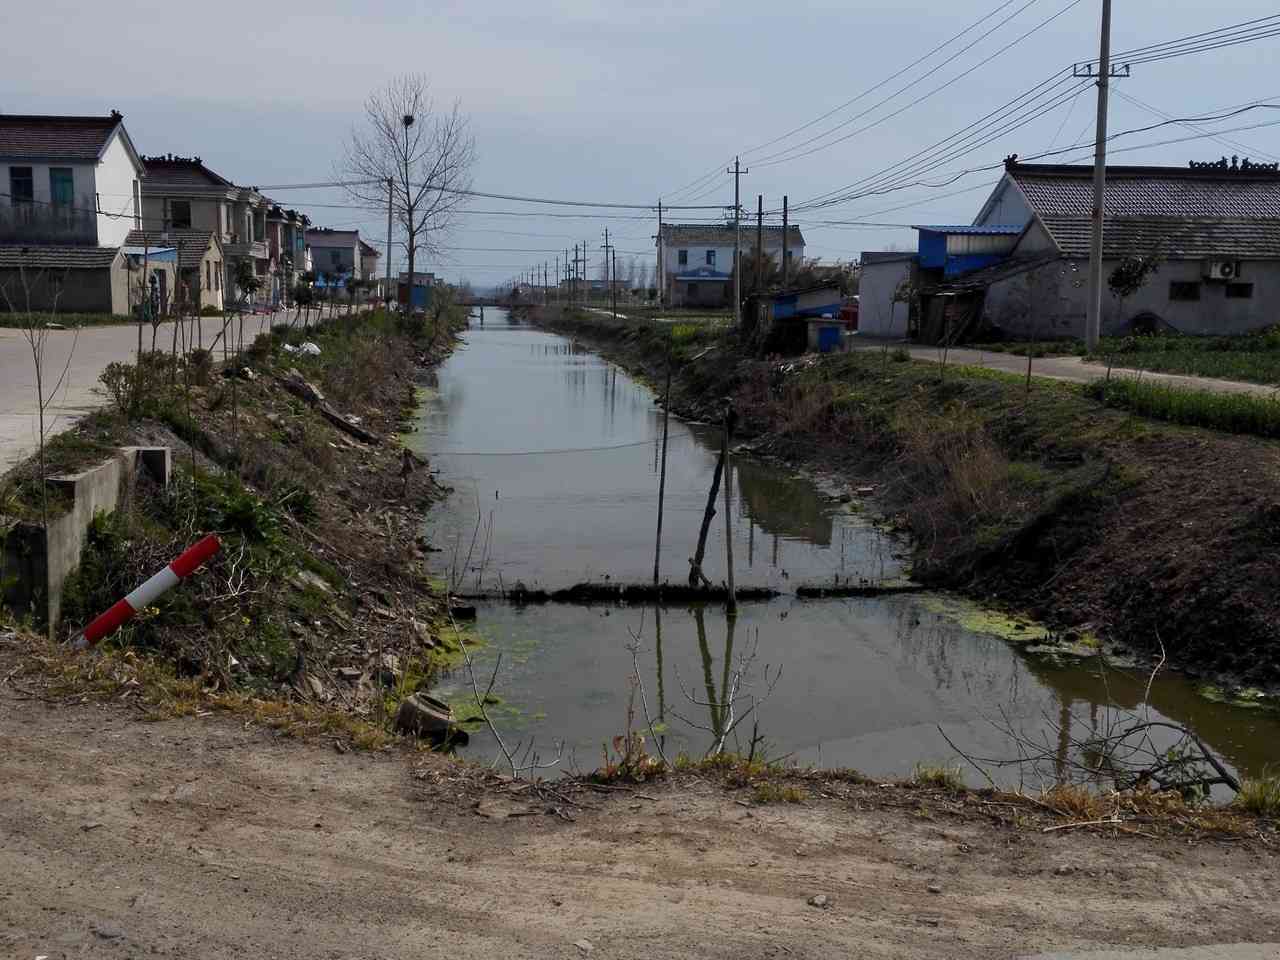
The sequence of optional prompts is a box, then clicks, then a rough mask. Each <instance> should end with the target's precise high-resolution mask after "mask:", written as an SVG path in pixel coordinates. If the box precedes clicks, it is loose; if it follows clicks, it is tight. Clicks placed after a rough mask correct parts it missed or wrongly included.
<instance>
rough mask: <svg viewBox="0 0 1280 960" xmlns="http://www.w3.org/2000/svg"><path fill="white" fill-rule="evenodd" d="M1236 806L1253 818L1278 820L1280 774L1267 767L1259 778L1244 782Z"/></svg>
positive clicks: (1279, 809) (1279, 812)
mask: <svg viewBox="0 0 1280 960" xmlns="http://www.w3.org/2000/svg"><path fill="white" fill-rule="evenodd" d="M1236 806H1237V807H1239V808H1240V809H1241V810H1244V811H1246V812H1247V813H1252V814H1254V815H1255V816H1259V817H1267V818H1269V819H1272V820H1276V819H1280V772H1272V770H1271V768H1269V767H1268V768H1266V769H1264V770H1263V771H1262V775H1261V776H1259V777H1252V778H1249V779H1246V780H1244V782H1242V783H1241V784H1240V793H1239V794H1237V796H1236Z"/></svg>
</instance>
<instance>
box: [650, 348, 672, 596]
mask: <svg viewBox="0 0 1280 960" xmlns="http://www.w3.org/2000/svg"><path fill="white" fill-rule="evenodd" d="M670 420H671V336H670V334H668V335H667V389H666V392H665V394H664V395H663V398H662V467H661V470H660V472H659V473H658V539H657V542H656V543H655V544H654V547H653V585H654V586H655V587H656V586H657V585H658V562H659V559H660V558H661V556H662V504H663V501H664V500H665V498H666V495H667V426H668V424H669V423H670Z"/></svg>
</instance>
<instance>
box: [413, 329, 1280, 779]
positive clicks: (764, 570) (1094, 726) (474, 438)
mask: <svg viewBox="0 0 1280 960" xmlns="http://www.w3.org/2000/svg"><path fill="white" fill-rule="evenodd" d="M464 339H465V343H464V344H462V345H460V346H459V348H458V350H457V351H456V352H455V353H454V354H453V355H452V357H451V358H450V359H449V360H448V361H447V362H446V363H445V364H444V365H443V366H442V367H441V369H440V370H439V371H438V374H437V376H436V378H435V383H434V385H433V387H432V389H431V390H429V391H428V396H427V397H426V399H425V400H424V403H423V407H422V410H421V415H420V423H419V424H418V431H417V433H416V434H414V435H413V436H414V437H415V438H416V439H415V441H414V442H415V443H416V444H417V445H418V447H419V452H421V453H422V454H424V455H425V456H427V457H429V458H430V460H431V464H432V467H433V469H437V470H439V471H440V480H441V481H442V482H444V483H446V484H448V485H450V486H451V487H453V488H454V493H453V495H452V496H451V497H450V498H448V500H446V501H445V502H444V503H443V504H442V505H440V506H439V507H437V508H436V510H435V511H433V513H432V514H431V516H430V517H429V522H428V525H427V526H428V532H429V535H430V537H431V539H432V541H433V543H434V545H435V546H436V547H437V548H438V549H440V550H441V552H440V553H438V554H435V555H434V556H435V558H436V569H437V572H438V573H439V575H440V576H442V577H446V578H448V579H449V580H450V581H451V583H452V584H453V586H454V589H455V590H456V591H458V592H464V593H479V592H487V591H502V590H509V589H511V588H513V587H516V586H518V585H523V586H526V587H528V588H531V589H536V588H547V589H556V588H560V587H566V586H569V585H572V584H575V583H579V582H584V581H594V582H601V583H605V582H609V583H645V582H649V581H650V580H651V578H652V572H653V551H654V532H655V531H654V528H655V521H656V509H657V489H658V461H659V450H660V443H661V436H662V410H661V407H660V406H658V405H657V404H656V403H655V397H654V395H653V393H652V392H651V391H650V390H649V389H648V388H647V387H646V386H645V385H643V384H641V383H638V382H636V381H635V380H633V379H632V378H630V377H629V376H628V375H627V374H626V373H625V372H624V371H623V370H621V369H619V368H618V367H617V366H615V365H614V364H611V363H609V362H608V361H606V360H605V359H603V358H602V357H600V356H599V355H597V354H595V353H593V352H591V351H590V350H587V349H585V348H584V347H582V346H581V345H579V344H577V343H575V342H573V341H572V340H570V339H568V338H566V337H562V336H558V335H555V334H551V333H548V332H545V331H542V330H538V329H534V328H530V327H528V326H524V325H522V324H519V323H513V322H512V321H511V320H510V319H509V318H508V317H507V316H506V314H505V313H504V312H503V311H500V310H495V309H488V310H486V316H485V319H484V324H483V326H481V325H480V321H479V320H478V319H476V318H473V320H472V325H471V329H470V330H468V331H467V333H466V334H465V337H464ZM718 451H719V436H718V432H717V431H715V430H713V429H709V428H706V427H701V426H698V425H692V424H686V423H683V422H680V421H678V420H676V419H674V418H673V419H672V421H671V424H670V440H669V453H668V468H667V498H666V502H667V506H666V516H665V521H664V534H663V548H662V567H661V569H662V577H663V579H664V580H670V581H671V582H673V583H682V582H684V581H685V579H686V578H687V576H688V570H689V563H688V557H690V556H691V555H692V553H693V551H694V546H695V543H696V540H697V533H698V525H699V523H700V520H701V517H702V511H703V508H704V505H705V502H706V496H707V490H708V487H709V485H710V482H711V476H712V472H713V469H714V467H715V463H716V458H717V455H718ZM732 473H733V477H732V481H733V482H732V492H733V501H732V505H731V515H732V520H733V538H734V545H733V547H734V549H733V552H734V559H735V576H736V581H737V584H738V585H739V586H744V585H749V586H767V587H771V588H774V589H776V590H778V591H779V592H780V593H781V594H782V595H781V596H779V597H778V598H777V599H774V600H771V601H768V602H756V603H743V604H742V605H741V606H740V609H739V613H738V616H737V617H736V618H732V619H731V618H727V617H726V616H725V613H724V610H723V607H722V606H721V605H714V604H707V605H693V606H690V605H680V606H666V607H664V608H656V607H653V606H623V605H595V606H576V605H556V604H551V605H545V606H527V607H517V606H511V605H508V604H505V603H501V602H482V603H481V604H480V606H479V611H478V614H479V615H478V623H477V629H478V632H479V633H480V634H481V635H482V636H483V638H484V640H485V644H484V645H483V646H482V647H481V648H479V649H478V650H477V652H476V654H477V655H476V672H477V673H478V674H481V675H482V676H483V680H484V681H485V682H487V679H488V676H489V673H490V672H491V671H492V669H493V667H494V664H495V663H496V662H497V657H498V655H499V653H501V656H502V659H501V669H500V670H499V673H498V676H497V680H496V683H495V686H494V690H495V692H496V693H498V694H499V695H500V697H501V703H499V704H497V705H495V706H494V707H493V709H492V714H493V718H494V720H495V722H496V723H497V724H498V725H499V727H500V728H501V729H502V732H503V734H504V736H505V737H506V738H507V739H508V740H509V741H512V742H522V743H523V744H525V745H528V744H529V743H536V744H537V750H538V752H539V753H540V754H542V755H544V756H545V755H547V754H548V753H551V752H552V744H553V743H556V742H563V743H564V745H565V757H566V759H565V761H564V766H566V767H567V768H573V767H575V766H576V768H577V769H579V770H590V769H593V768H594V767H596V766H598V765H599V764H600V761H601V751H602V749H603V747H604V745H606V744H609V743H610V742H611V741H612V739H613V738H614V737H615V736H617V735H620V734H622V733H624V732H625V731H626V729H627V725H628V717H629V715H630V716H631V721H630V722H631V724H632V726H633V727H634V728H635V729H636V730H637V731H641V732H646V731H645V728H647V726H648V724H647V723H646V720H645V716H644V704H646V703H647V706H648V711H649V714H650V718H651V719H652V721H653V722H654V725H655V729H656V731H657V732H658V733H659V735H660V738H661V741H662V743H663V746H664V748H665V750H666V752H667V755H668V756H674V755H675V754H676V753H678V752H680V751H685V752H687V753H689V754H691V755H698V756H700V755H701V754H702V753H704V752H705V751H706V750H707V749H708V747H709V746H710V745H711V744H712V743H714V742H715V741H716V740H717V739H718V738H720V737H722V736H723V737H724V739H725V743H726V746H727V748H728V749H740V750H744V751H745V750H746V749H747V748H748V747H749V745H750V743H751V741H752V738H753V735H754V736H755V737H757V738H758V739H757V752H759V751H760V750H764V751H765V752H766V754H767V755H768V756H769V757H772V758H787V759H789V760H790V761H793V762H796V763H799V764H820V765H821V766H824V767H854V768H856V769H858V770H861V771H863V772H865V773H867V774H869V775H873V776H886V777H887V776H899V775H905V774H908V773H910V772H911V770H912V769H913V768H914V767H915V766H916V765H917V764H921V763H923V764H940V763H941V764H948V765H953V764H955V763H956V762H957V755H956V753H955V751H954V750H953V749H952V748H951V747H950V746H949V745H948V743H947V741H946V739H945V738H944V737H943V735H942V732H945V734H946V737H947V738H950V740H951V741H953V742H954V743H955V744H956V745H957V746H959V747H960V748H962V749H963V750H964V751H965V752H966V753H970V754H972V755H976V756H984V757H992V758H1012V757H1015V756H1017V755H1018V749H1019V748H1018V745H1017V744H1016V743H1015V742H1014V739H1013V738H1012V737H1011V736H1010V731H1011V730H1015V731H1017V732H1018V733H1019V734H1021V735H1024V736H1026V737H1027V738H1029V739H1031V740H1034V741H1035V742H1037V743H1043V744H1044V745H1045V751H1044V752H1045V753H1046V755H1051V756H1052V759H1051V760H1050V762H1049V767H1050V769H1049V771H1048V772H1049V774H1050V775H1052V774H1053V772H1054V771H1053V769H1052V767H1053V764H1054V762H1055V761H1056V762H1057V763H1059V764H1060V763H1063V762H1065V761H1068V760H1069V759H1072V758H1071V757H1069V756H1068V755H1069V754H1070V753H1071V752H1072V743H1073V742H1078V741H1082V740H1084V739H1087V737H1088V736H1089V735H1090V732H1091V731H1092V732H1094V733H1096V732H1098V731H1100V730H1105V729H1107V728H1108V725H1110V724H1113V723H1114V722H1116V721H1117V720H1118V719H1120V718H1121V717H1122V716H1123V714H1122V713H1121V711H1128V712H1130V713H1133V712H1136V713H1138V714H1140V715H1141V716H1143V717H1149V718H1150V719H1163V718H1168V719H1171V720H1174V721H1177V722H1179V723H1185V724H1187V725H1189V726H1190V727H1192V728H1193V729H1194V730H1195V731H1196V732H1197V733H1198V734H1199V735H1200V736H1201V737H1203V738H1204V739H1205V740H1206V742H1208V743H1209V744H1210V745H1211V746H1212V747H1213V748H1214V749H1215V750H1216V751H1217V752H1218V753H1219V754H1220V755H1221V756H1222V757H1224V758H1225V759H1226V760H1227V761H1228V762H1229V763H1230V764H1231V765H1232V766H1233V767H1235V768H1236V769H1238V770H1243V771H1245V772H1258V771H1260V770H1261V768H1262V767H1263V766H1264V765H1265V764H1266V763H1267V762H1269V761H1271V760H1273V759H1275V758H1276V756H1277V751H1276V747H1275V744H1276V743H1280V737H1278V736H1277V735H1278V734H1280V722H1277V719H1276V717H1275V716H1274V715H1272V714H1269V713H1264V712H1262V711H1259V710H1247V709H1243V708H1240V707H1235V706H1229V705H1225V704H1220V703H1213V702H1210V701H1209V700H1206V699H1204V698H1203V697H1201V696H1200V695H1199V694H1198V693H1197V692H1196V690H1195V689H1194V687H1193V686H1192V684H1191V683H1190V682H1188V681H1187V680H1185V679H1183V678H1180V677H1177V676H1174V675H1167V674H1166V675H1163V676H1161V677H1160V678H1158V679H1157V681H1156V682H1155V683H1154V684H1153V685H1152V686H1151V688H1150V691H1149V694H1148V689H1147V677H1146V675H1145V672H1143V671H1140V670H1135V669H1124V668H1123V667H1117V666H1110V667H1106V668H1103V667H1102V666H1101V665H1100V663H1099V662H1098V661H1097V659H1096V658H1094V659H1089V660H1083V661H1082V660H1069V659H1068V660H1059V659H1055V658H1053V657H1047V656H1043V655H1039V654H1036V653H1034V652H1029V649H1028V647H1029V646H1030V648H1031V649H1032V650H1033V649H1034V644H1030V645H1028V644H1027V643H1026V642H1017V643H1014V642H1010V640H1009V639H1007V637H1009V636H1012V637H1015V638H1016V637H1019V636H1034V635H1035V632H1036V629H1037V628H1036V627H1035V625H1033V624H1009V623H1007V622H1004V623H1002V622H1000V621H1001V618H998V617H993V616H989V615H987V614H984V613H983V611H981V610H978V609H976V608H974V607H972V606H971V605H969V604H966V603H964V602H962V601H960V600H957V599H955V598H949V597H946V596H937V595H930V594H910V595H899V596H892V597H878V598H870V599H826V600H818V601H814V600H798V599H797V598H796V597H795V594H794V591H795V588H796V587H797V586H799V585H802V584H817V585H822V584H830V583H832V582H833V581H834V580H836V579H837V578H838V579H839V580H840V581H842V582H843V581H846V580H849V581H857V580H859V579H866V580H872V581H880V580H884V579H889V578H894V577H899V576H901V575H902V574H903V572H904V563H905V553H904V550H903V547H902V545H901V544H900V543H898V542H896V541H895V540H894V539H893V538H891V537H890V536H888V535H886V534H885V533H884V532H882V531H881V530H879V529H878V528H877V527H876V526H875V525H873V524H872V523H871V522H869V521H868V519H867V518H865V517H863V516H860V515H859V514H857V513H856V512H853V510H852V509H851V507H850V505H846V504H842V503H841V502H839V500H838V499H837V498H835V497H833V496H831V495H830V493H829V492H827V491H824V490H822V489H821V488H820V487H819V485H818V484H817V483H815V482H812V481H810V480H808V479H805V478H803V477H800V476H798V475H796V474H794V473H792V472H790V471H788V470H786V469H783V468H781V467H779V466H776V465H773V464H770V463H764V462H761V461H758V460H752V459H749V458H746V457H737V458H734V460H733V462H732ZM717 509H718V510H722V509H723V498H721V499H720V502H719V503H718V504H717ZM724 537H725V531H724V519H723V516H722V515H720V514H718V515H717V517H716V519H715V522H714V523H713V524H712V527H711V536H710V538H709V541H708V546H707V562H706V563H705V564H704V569H705V571H706V573H707V575H708V576H709V577H710V578H711V579H712V580H713V581H716V582H719V581H721V580H723V579H724V576H725V541H724ZM633 657H634V663H635V664H637V665H638V667H639V676H640V681H641V686H642V690H641V689H637V688H636V685H635V683H634V682H633V681H632V679H631V678H632V675H633V673H634V669H633ZM735 690H736V691H737V696H736V697H735V696H733V695H732V694H733V691H735ZM438 693H439V694H440V695H442V696H443V697H444V698H445V699H452V700H453V701H454V702H455V703H457V702H459V701H463V700H466V699H468V698H470V696H471V694H470V687H469V685H468V683H467V680H466V677H465V676H464V675H462V672H461V671H460V672H458V673H455V674H454V675H453V676H451V677H449V678H446V680H445V682H444V683H443V684H442V686H441V688H440V690H439V691H438ZM641 693H643V696H641ZM753 706H757V709H755V711H754V712H751V708H752V707H753ZM744 716H745V717H746V719H745V720H741V719H740V718H742V717H744ZM734 721H739V723H738V726H737V727H736V728H734V729H732V730H730V731H728V732H727V733H726V730H727V728H728V727H729V726H730V725H731V724H732V723H733V722H734ZM1064 729H1069V731H1070V736H1067V737H1064V736H1062V732H1063V731H1064ZM940 731H942V732H940ZM1157 735H1158V732H1157ZM1159 745H1160V743H1159V741H1158V740H1157V746H1159ZM468 751H469V752H470V753H471V754H472V755H474V756H480V757H487V756H489V755H491V754H493V753H495V751H496V746H495V744H494V743H493V742H492V740H491V738H490V737H489V735H488V734H487V733H486V732H484V731H481V732H479V733H477V734H476V735H474V736H473V738H472V741H471V746H470V747H468ZM1075 759H1078V757H1077V758H1075ZM1043 766H1044V765H1043V764H1042V769H1041V770H1040V771H1038V772H1039V773H1041V774H1043V773H1044V772H1045V771H1044V770H1043ZM993 774H994V775H996V776H997V778H999V779H1002V780H1004V781H1005V782H1013V783H1017V782H1018V779H1019V777H1027V776H1031V775H1032V774H1031V773H1030V771H1028V770H1025V769H1024V770H1021V771H1019V770H1018V769H1017V768H1003V769H1001V770H998V771H993Z"/></svg>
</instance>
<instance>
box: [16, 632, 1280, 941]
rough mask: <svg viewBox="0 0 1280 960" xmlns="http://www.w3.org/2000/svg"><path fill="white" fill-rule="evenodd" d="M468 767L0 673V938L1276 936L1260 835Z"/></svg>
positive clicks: (920, 801)
mask: <svg viewBox="0 0 1280 960" xmlns="http://www.w3.org/2000/svg"><path fill="white" fill-rule="evenodd" d="M11 653H12V651H11V650H9V649H8V648H7V647H6V645H5V644H3V643H0V677H3V676H4V675H5V674H7V673H8V670H9V664H10V655H11ZM495 780H496V778H493V777H491V776H488V775H484V774H479V775H478V774H476V772H475V771H474V770H469V769H468V768H466V767H464V766H462V765H459V764H457V763H455V762H453V761H450V760H449V759H447V758H444V757H440V756H438V755H430V754H423V755H420V756H419V757H417V758H416V760H415V761H414V763H413V764H412V766H410V765H409V764H408V763H406V761H405V759H404V758H403V756H402V755H395V754H392V755H385V754H376V753H352V754H348V755H346V756H341V755H339V754H337V753H335V752H334V750H333V749H332V747H330V746H328V745H327V744H323V743H319V742H314V741H313V742H309V743H299V742H284V741H282V740H280V739H278V738H277V737H275V736H273V735H272V734H270V733H268V732H264V731H262V730H260V729H255V728H254V727H253V726H252V725H246V724H243V723H241V722H239V721H232V720H226V719H221V718H218V717H204V718H198V719H197V718H188V719H183V720H167V721H162V722H157V723H139V722H137V721H136V719H135V718H134V717H133V716H132V715H131V714H130V712H129V708H128V707H127V706H124V707H121V706H119V705H112V706H99V705H96V704H79V703H65V702H62V703H59V704H57V705H53V704H48V703H45V702H42V701H41V700H39V699H30V698H27V696H26V695H25V694H23V693H21V692H20V691H19V690H17V689H16V688H14V687H13V686H11V685H7V684H3V683H0V954H3V955H5V956H13V957H38V956H47V957H50V958H63V957H67V958H70V957H126V956H162V957H187V958H190V957H201V958H205V960H219V958H236V960H239V958H243V957H321V956H323V957H331V956H332V957H353V958H355V957H361V958H373V957H421V956H424V955H441V956H447V957H450V958H457V960H463V958H470V957H477V958H478V957H484V958H492V957H529V958H544V957H547V958H550V957H557V958H562V957H583V956H586V955H587V954H590V955H591V956H592V957H635V956H643V957H651V958H660V957H681V958H683V957H693V956H697V957H724V958H733V960H738V958H742V957H778V958H786V957H798V958H799V957H812V958H820V957H823V958H825V957H832V956H850V957H884V958H913V960H919V958H938V960H942V958H946V960H967V958H983V960H987V958H992V957H1001V958H1004V957H1015V956H1025V955H1028V954H1034V953H1038V952H1040V951H1042V950H1058V949H1073V948H1086V947H1097V946H1102V945H1112V944H1116V945H1129V946H1132V945H1134V944H1142V945H1150V946H1188V945H1192V944H1200V943H1206V942H1227V943H1231V942H1241V941H1270V940H1275V939H1276V931H1277V930H1278V929H1280V907H1278V906H1277V903H1276V900H1275V898H1274V896H1273V893H1274V891H1275V889H1276V885H1277V883H1280V872H1278V867H1277V861H1276V857H1275V853H1274V849H1273V848H1269V847H1267V846H1266V845H1264V844H1262V843H1261V842H1260V841H1251V842H1234V843H1227V842H1223V841H1215V840H1205V839H1197V838H1195V837H1191V836H1177V837H1174V838H1169V839H1161V840H1157V839H1151V838H1148V837H1145V836H1142V835H1140V833H1139V832H1130V833H1119V832H1115V833H1111V832H1109V833H1108V834H1107V835H1095V834H1093V833H1091V832H1089V830H1087V829H1086V830H1083V831H1080V830H1062V829H1059V830H1055V831H1052V832H1049V833H1044V832H1042V828H1041V824H1040V822H1039V820H1038V818H1037V814H1036V812H1035V809H1034V808H1032V807H1030V805H1022V806H1018V805H1015V804H1010V803H1005V802H1002V801H1001V800H1000V799H999V798H996V799H993V800H989V801H988V800H983V799H982V798H980V797H976V796H972V795H970V796H967V797H957V796H955V795H952V794H949V793H947V792H946V791H941V790H931V789H908V788H903V787H897V786H892V787H882V786H879V785H875V784H869V785H868V784H862V785H852V784H850V785H841V784H838V783H833V784H829V785H822V784H818V785H815V786H814V787H813V788H812V789H811V790H809V791H808V793H807V796H806V799H805V801H804V803H802V804H773V805H764V806H762V805H759V804H756V803H754V802H751V794H750V792H749V791H737V792H730V793H726V792H725V790H724V789H723V788H722V787H721V786H720V785H719V784H716V783H710V782H707V781H705V780H701V779H698V778H693V779H685V780H682V781H677V782H675V783H671V784H665V783H651V784H645V785H643V786H641V787H632V788H623V789H614V790H608V791H601V792H597V791H594V790H590V789H585V788H584V789H581V790H577V791H574V792H572V793H564V794H561V793H560V792H559V791H558V790H556V789H555V785H552V787H551V789H550V790H549V791H544V792H542V793H539V792H538V791H536V790H534V789H533V788H530V787H529V786H528V785H527V784H515V785H513V784H510V783H502V784H498V783H496V782H495ZM1095 829H1096V828H1095ZM1153 829H1154V828H1153ZM817 897H825V898H826V900H825V901H819V900H814V901H813V904H811V903H810V900H811V899H812V898H817ZM814 904H825V905H822V906H819V905H814Z"/></svg>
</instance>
